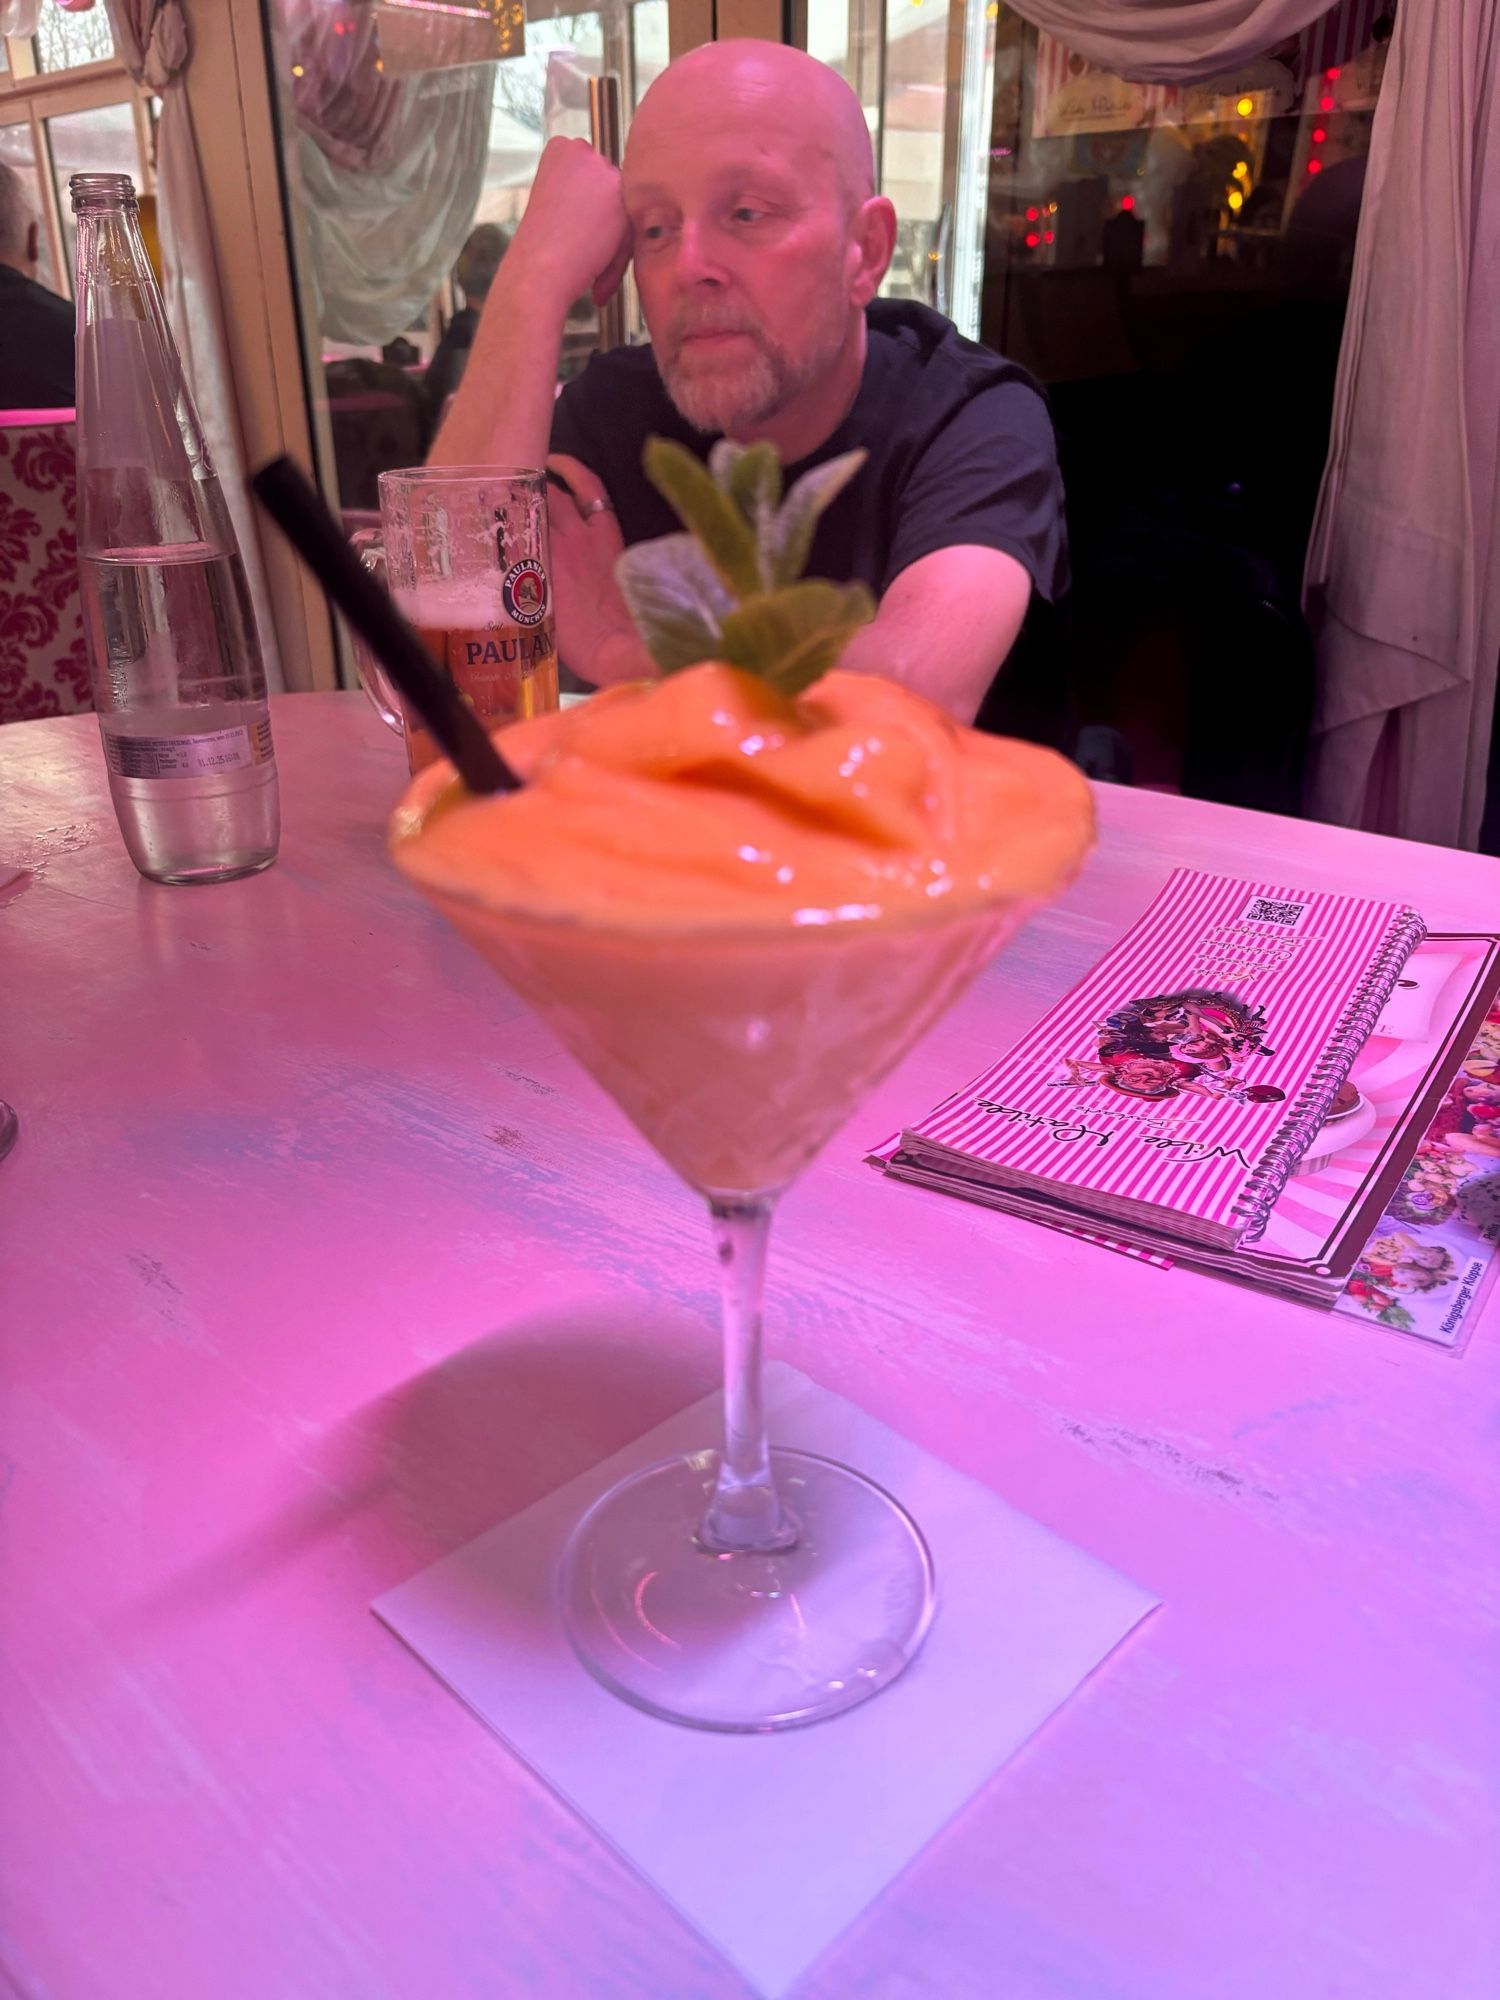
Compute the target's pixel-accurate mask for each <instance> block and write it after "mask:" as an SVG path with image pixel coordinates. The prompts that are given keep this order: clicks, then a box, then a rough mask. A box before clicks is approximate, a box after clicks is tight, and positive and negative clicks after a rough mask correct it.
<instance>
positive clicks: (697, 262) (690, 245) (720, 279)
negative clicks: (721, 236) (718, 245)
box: [676, 222, 728, 288]
mask: <svg viewBox="0 0 1500 2000" xmlns="http://www.w3.org/2000/svg"><path fill="white" fill-rule="evenodd" d="M676 278H677V282H678V284H679V285H681V286H683V287H684V288H686V287H688V286H690V285H723V284H726V283H727V282H728V273H727V272H726V271H725V269H724V266H723V264H722V263H721V262H720V261H719V260H718V258H717V257H716V256H715V255H714V245H713V242H712V239H711V236H710V232H709V231H708V230H706V229H705V228H704V227H703V225H702V224H701V223H698V222H684V223H683V225H682V227H681V229H680V230H679V231H678V236H677V271H676Z"/></svg>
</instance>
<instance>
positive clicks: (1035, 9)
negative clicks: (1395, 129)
mask: <svg viewBox="0 0 1500 2000" xmlns="http://www.w3.org/2000/svg"><path fill="white" fill-rule="evenodd" d="M1013 4H1014V5H1015V8H1016V12H1017V13H1018V14H1020V15H1022V16H1024V18H1025V19H1026V20H1028V21H1033V22H1035V23H1036V25H1037V27H1039V28H1045V29H1046V30H1047V32H1048V34H1050V35H1056V37H1057V39H1058V40H1059V41H1060V42H1066V43H1067V45H1068V47H1069V48H1070V49H1075V50H1076V51H1077V52H1078V54H1079V55H1081V56H1082V57H1084V59H1085V60H1086V61H1088V62H1091V63H1095V64H1097V66H1098V67H1099V68H1100V69H1107V70H1112V71H1113V72H1114V74H1115V75H1116V76H1123V77H1128V78H1130V79H1131V81H1132V82H1136V83H1198V82H1204V81H1206V80H1207V79H1208V78H1210V77H1213V76H1217V75H1219V74H1220V73H1221V72H1223V71H1228V70H1235V71H1236V72H1239V71H1241V70H1243V68H1244V66H1245V65H1246V64H1247V63H1249V62H1251V61H1252V60H1253V59H1254V58H1256V57H1258V56H1263V55H1264V54H1265V53H1266V51H1267V50H1269V49H1274V48H1277V47H1278V46H1279V45H1280V44H1281V43H1282V42H1285V41H1287V40H1289V39H1290V38H1291V37H1292V36H1294V35H1296V34H1297V33H1299V31H1300V30H1301V29H1303V28H1305V27H1306V26H1307V25H1308V23H1309V22H1310V21H1315V20H1317V18H1318V16H1319V15H1320V14H1326V13H1327V12H1328V11H1329V4H1328V0H1013ZM1413 4H1414V5H1421V4H1422V0H1413ZM1244 81H1245V79H1244V78H1243V76H1241V75H1240V74H1238V73H1237V74H1236V75H1235V77H1234V82H1235V83H1236V84H1242V83H1243V82H1244Z"/></svg>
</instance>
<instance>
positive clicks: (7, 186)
mask: <svg viewBox="0 0 1500 2000" xmlns="http://www.w3.org/2000/svg"><path fill="white" fill-rule="evenodd" d="M40 253H41V233H40V231H39V229H38V227H37V220H36V216H35V214H34V213H33V212H32V207H31V201H30V198H29V196H28V195H27V193H26V184H25V182H24V181H23V180H22V179H21V176H20V175H19V174H18V173H17V172H16V170H15V168H14V167H10V166H7V165H6V163H5V161H4V160H0V264H9V265H10V266H11V268H12V269H13V270H16V271H20V272H21V273H22V274H23V275H24V276H25V277H28V278H34V277H35V276H36V272H37V258H38V256H39V255H40Z"/></svg>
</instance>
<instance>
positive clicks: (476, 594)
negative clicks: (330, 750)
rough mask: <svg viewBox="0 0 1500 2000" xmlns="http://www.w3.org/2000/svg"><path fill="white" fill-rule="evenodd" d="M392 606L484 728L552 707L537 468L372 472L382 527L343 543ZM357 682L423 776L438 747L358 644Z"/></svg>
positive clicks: (543, 494)
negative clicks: (380, 583)
mask: <svg viewBox="0 0 1500 2000" xmlns="http://www.w3.org/2000/svg"><path fill="white" fill-rule="evenodd" d="M351 539H352V541H353V544H354V547H355V549H356V550H357V551H358V554H359V558H360V560H361V562H363V563H364V565H365V567H366V568H367V569H369V570H372V571H373V572H374V573H375V574H377V575H381V576H383V579H384V582H385V586H386V588H387V589H388V590H389V591H390V593H391V596H392V597H393V598H394V599H395V602H396V607H397V609H398V610H399V611H400V612H401V614H402V616H403V617H404V618H405V619H406V622H407V623H408V624H409V625H412V626H415V628H416V630H417V632H418V634H419V635H420V637H421V639H422V641H423V643H424V644H425V646H426V647H427V650H428V652H429V653H430V654H431V655H432V658H433V660H434V661H435V662H436V664H437V665H438V666H439V667H441V668H442V669H443V671H444V672H445V673H446V674H447V676H448V678H449V679H450V680H451V681H452V682H453V684H454V686H455V687H456V688H457V689H458V691H459V693H460V694H462V695H463V697H464V699H465V700H466V701H467V702H468V704H469V706H470V707H471V708H472V709H473V710H474V712H475V714H476V715H477V716H478V717H479V719H480V720H481V721H482V722H483V723H484V725H485V727H486V728H487V729H497V728H499V727H500V725H501V724H502V723H506V722H513V721H515V720H517V719H518V718H520V717H522V716H527V715H540V714H542V713H543V712H544V711H546V710H548V709H554V708H556V707H557V705H558V699H557V645H556V640H555V638H554V628H553V618H552V590H551V580H550V579H551V564H550V556H549V549H548V542H547V488H546V482H545V479H544V477H543V475H542V473H541V472H540V471H532V470H530V469H529V468H525V467H520V468H517V467H513V466H484V465H456V466H436V465H435V466H427V465H418V466H412V467H411V468H409V469H408V470H405V471H401V472H382V473H381V475H380V528H379V530H378V531H377V530H374V529H368V528H366V529H362V530H361V531H360V532H359V533H358V534H356V535H354V536H353V537H352V538H351ZM354 658H355V665H356V666H357V668H358V670H359V679H360V685H361V687H363V689H364V691H365V693H366V694H367V695H368V696H369V697H370V700H371V702H372V703H373V704H374V706H375V709H376V711H377V713H378V714H379V715H380V717H381V719H382V721H384V722H386V723H387V724H388V725H389V726H390V727H391V728H392V729H395V730H398V731H399V732H400V733H401V734H402V735H403V736H404V737H405V738H406V761H407V764H408V765H409V766H410V768H411V769H412V770H413V771H420V770H421V768H422V766H423V765H424V764H430V763H431V762H432V761H433V759H434V758H435V757H437V756H439V755H440V754H441V753H440V751H439V749H438V746H437V744H436V743H435V742H434V741H433V739H432V737H431V736H430V735H429V734H428V733H427V730H426V729H425V727H424V726H423V724H422V722H421V720H420V718H418V717H416V716H414V715H409V714H408V713H407V711H406V708H405V706H404V704H403V702H402V699H401V696H400V695H399V693H398V692H397V691H396V689H395V688H394V687H392V685H391V683H390V680H389V678H388V677H387V676H386V674H385V673H384V672H383V671H382V669H381V667H380V665H379V662H378V661H376V660H374V659H372V658H371V656H370V654H369V653H368V651H367V650H366V648H365V647H364V646H363V644H361V643H360V642H359V640H358V639H356V641H355V645H354Z"/></svg>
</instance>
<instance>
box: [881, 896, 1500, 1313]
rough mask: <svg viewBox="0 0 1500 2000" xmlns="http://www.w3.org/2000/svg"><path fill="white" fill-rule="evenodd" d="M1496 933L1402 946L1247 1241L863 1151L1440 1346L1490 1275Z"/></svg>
mask: <svg viewBox="0 0 1500 2000" xmlns="http://www.w3.org/2000/svg"><path fill="white" fill-rule="evenodd" d="M1497 994H1500V935H1496V934H1494V933H1481V934H1471V933H1464V934H1457V933H1434V934H1432V935H1430V936H1428V937H1427V938H1426V939H1425V940H1424V942H1423V943H1422V944H1420V945H1419V946H1418V947H1417V949H1416V950H1415V951H1414V952H1413V953H1412V955H1411V957H1410V959H1408V961H1407V963H1406V965H1405V966H1404V967H1403V969H1402V974H1401V977H1400V979H1399V980H1398V982H1397V985H1396V987H1395V989H1394V991H1393V993H1392V995H1391V998H1390V1000H1389V1001H1388V1002H1387V1004H1386V1006H1385V1008H1384V1009H1383V1010H1382V1012H1381V1016H1380V1019H1379V1020H1378V1021H1377V1022H1376V1024H1375V1027H1374V1029H1373V1030H1372V1032H1371V1034H1370V1037H1369V1039H1368V1040H1367V1041H1366V1042H1365V1043H1364V1045H1363V1047H1362V1048H1361V1049H1360V1051H1359V1054H1358V1055H1357V1056H1356V1057H1355V1059H1354V1062H1353V1064H1352V1066H1351V1068H1350V1071H1349V1075H1348V1076H1347V1078H1346V1079H1345V1081H1344V1083H1343V1084H1342V1085H1341V1086H1340V1088H1339V1090H1338V1091H1337V1093H1336V1094H1335V1096H1334V1099H1333V1102H1332V1104H1331V1105H1330V1107H1329V1111H1328V1114H1327V1116H1326V1117H1325V1118H1324V1120H1323V1122H1322V1124H1321V1125H1320V1126H1319V1128H1318V1130H1317V1132H1316V1133H1315V1134H1314V1136H1313V1137H1312V1139H1311V1140H1310V1142H1309V1144H1308V1146H1307V1149H1306V1151H1305V1152H1304V1153H1303V1155H1302V1158H1301V1159H1300V1160H1299V1162H1298V1164H1297V1168H1296V1171H1295V1172H1294V1173H1292V1174H1291V1175H1290V1176H1289V1177H1288V1179H1287V1182H1286V1185H1285V1187H1284V1188H1283V1190H1282V1193H1281V1196H1280V1198H1279V1200H1278V1201H1277V1203H1276V1205H1275V1207H1274V1208H1273V1209H1272V1211H1271V1214H1270V1216H1269V1217H1268V1219H1267V1223H1266V1228H1265V1231H1264V1233H1263V1234H1262V1235H1261V1237H1260V1238H1259V1239H1258V1241H1256V1242H1255V1243H1242V1244H1239V1245H1237V1246H1236V1247H1235V1248H1233V1249H1230V1250H1225V1251H1219V1250H1213V1249H1210V1248H1208V1247H1206V1246H1201V1245H1187V1244H1181V1243H1169V1242H1168V1241H1166V1239H1164V1238H1163V1237H1161V1236H1159V1235H1157V1234H1156V1233H1154V1232H1152V1231H1149V1230H1146V1229H1128V1230H1127V1229H1123V1228H1121V1227H1119V1226H1112V1227H1111V1228H1110V1229H1109V1230H1108V1231H1105V1230H1099V1229H1090V1228H1086V1227H1084V1226H1082V1225H1081V1224H1080V1223H1078V1222H1076V1221H1074V1220H1073V1219H1071V1218H1070V1217H1068V1216H1067V1215H1066V1214H1065V1212H1064V1211H1062V1210H1060V1209H1059V1208H1058V1207H1057V1206H1056V1205H1055V1204H1051V1203H1047V1202H1045V1201H1042V1200H1039V1199H1036V1198H1034V1197H1031V1196H1028V1195H1027V1194H1026V1193H1024V1192H1021V1191H1012V1190H1006V1189H1002V1188H997V1187H991V1186H987V1185H986V1186H981V1185H979V1184H976V1183H975V1182H973V1181H971V1180H968V1179H966V1178H965V1177H963V1176H962V1175H961V1174H958V1173H952V1174H949V1173H940V1172H933V1171H928V1170H924V1169H923V1168H921V1167H920V1166H916V1165H913V1164H912V1163H910V1162H909V1161H907V1160H906V1159H905V1158H904V1157H903V1156H902V1154H901V1152H900V1147H901V1140H900V1139H899V1138H894V1139H892V1140H890V1141H888V1142H887V1144H886V1145H885V1146H883V1147H882V1148H880V1149H879V1151H878V1152H877V1153H876V1154H874V1155H872V1162H873V1163H874V1164H877V1165H880V1166H883V1167H884V1168H885V1170H886V1172H887V1173H888V1174H890V1175H891V1176H892V1178H894V1179H898V1180H905V1181H909V1182H912V1183H914V1184H916V1185H918V1186H923V1187H929V1188H933V1189H936V1190H938V1191H939V1192H943V1193H949V1194H956V1195H960V1196H963V1197H965V1198H967V1199H969V1200H972V1201H979V1202H982V1203H984V1204H985V1205H986V1206H989V1207H994V1208H997V1209H1000V1210H1002V1211H1003V1212H1005V1213H1007V1214H1013V1215H1020V1216H1023V1217H1025V1218H1026V1219H1028V1220H1032V1221H1036V1222H1040V1223H1043V1224H1044V1225H1046V1226H1048V1227H1051V1228H1056V1229H1061V1230H1063V1231H1065V1232H1066V1233H1067V1234H1069V1235H1071V1236H1074V1237H1078V1238H1080V1239H1082V1240H1084V1241H1087V1242H1091V1243H1096V1244H1098V1245H1099V1246H1100V1247H1101V1248H1103V1249H1108V1250H1114V1251H1119V1252H1122V1253H1123V1254H1125V1255H1127V1256H1131V1257H1135V1258H1138V1259H1141V1260H1143V1261H1145V1262H1147V1263H1150V1264H1154V1265H1156V1266H1158V1267H1159V1268H1161V1269H1163V1270H1169V1269H1171V1268H1172V1267H1173V1266H1174V1265H1177V1264H1185V1265H1187V1266H1189V1267H1190V1268H1192V1269H1195V1270H1202V1271H1209V1272H1213V1273H1215V1274H1217V1275H1221V1276H1224V1277H1229V1278H1234V1279H1237V1280H1239V1281H1241V1282H1243V1283H1247V1284H1251V1285H1254V1286H1256V1287H1257V1288H1258V1289H1260V1290H1264V1291H1269V1292H1273V1293H1276V1294H1277V1295H1278V1296H1280V1297H1283V1298H1287V1299H1293V1300H1296V1301H1297V1302H1299V1303H1301V1304H1304V1305H1311V1306H1317V1307H1321V1308H1323V1309H1324V1310H1327V1309H1330V1308H1333V1307H1337V1308H1338V1310H1339V1311H1341V1312H1345V1313H1353V1314H1356V1315H1358V1316H1360V1317H1362V1318H1364V1319H1366V1320H1373V1321H1375V1322H1376V1323H1378V1324H1379V1325H1381V1326H1385V1327H1391V1328H1395V1329H1396V1330H1398V1331H1400V1332H1403V1333H1409V1334H1413V1335H1415V1336H1416V1337H1418V1338H1420V1339H1424V1340H1428V1341H1432V1342H1434V1343H1437V1344H1439V1345H1443V1346H1448V1347H1452V1346H1455V1345H1457V1344H1458V1343H1459V1342H1460V1341H1461V1340H1462V1339H1463V1337H1464V1335H1465V1333H1466V1332H1467V1329H1468V1328H1469V1327H1470V1326H1471V1325H1472V1323H1473V1320H1474V1317H1475V1315H1476V1313H1477V1311H1478V1309H1479V1307H1480V1305H1481V1304H1482V1303H1483V1300H1484V1298H1485V1297H1486V1296H1487V1295H1488V1292H1489V1290H1490V1289H1491V1287H1492V1285H1493V1284H1494V1282H1495V1280H1496V1276H1497V1273H1500V999H1497V997H1496V996H1497Z"/></svg>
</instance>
